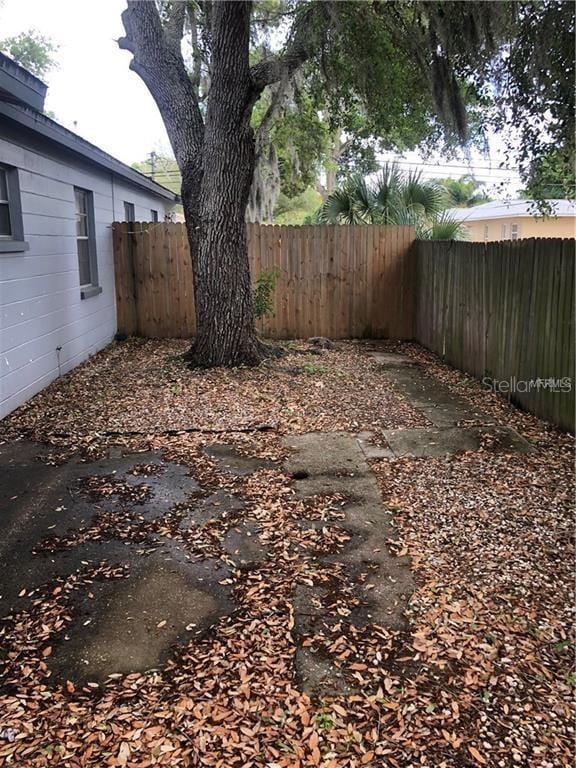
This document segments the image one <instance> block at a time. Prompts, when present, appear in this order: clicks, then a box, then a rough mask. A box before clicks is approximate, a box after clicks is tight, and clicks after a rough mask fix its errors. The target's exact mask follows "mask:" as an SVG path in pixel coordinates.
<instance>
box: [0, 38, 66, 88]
mask: <svg viewBox="0 0 576 768" xmlns="http://www.w3.org/2000/svg"><path fill="white" fill-rule="evenodd" d="M0 51H2V52H3V53H5V54H7V55H8V56H10V58H12V59H14V61H17V62H18V64H20V65H22V66H23V67H24V68H25V69H27V70H28V71H29V72H32V74H33V75H36V77H39V78H43V77H46V75H47V74H48V72H50V70H51V69H53V68H54V67H55V66H56V59H55V54H56V52H57V51H58V46H57V45H55V44H54V43H53V42H52V40H50V38H48V37H45V36H44V35H41V34H40V33H38V32H36V31H35V30H33V29H30V30H28V32H21V33H20V34H19V35H15V36H14V37H7V38H5V39H4V40H0Z"/></svg>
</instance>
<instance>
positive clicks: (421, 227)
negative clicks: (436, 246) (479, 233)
mask: <svg viewBox="0 0 576 768" xmlns="http://www.w3.org/2000/svg"><path fill="white" fill-rule="evenodd" d="M416 237H417V239H418V240H466V238H467V237H468V230H467V229H466V225H465V224H463V223H462V222H461V221H458V220H457V219H455V218H454V217H453V216H451V215H450V214H449V213H448V212H447V211H442V213H439V214H438V215H437V216H432V217H430V218H429V219H421V220H419V221H417V222H416Z"/></svg>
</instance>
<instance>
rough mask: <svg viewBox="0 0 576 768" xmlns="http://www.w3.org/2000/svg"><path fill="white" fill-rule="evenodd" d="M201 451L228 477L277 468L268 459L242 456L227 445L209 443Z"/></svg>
mask: <svg viewBox="0 0 576 768" xmlns="http://www.w3.org/2000/svg"><path fill="white" fill-rule="evenodd" d="M203 451H204V453H205V454H206V456H208V457H209V458H211V459H213V460H214V461H215V462H216V463H217V465H218V469H219V470H220V471H221V472H225V473H226V474H230V475H239V476H244V475H250V474H252V472H256V470H258V469H273V468H274V467H275V466H277V465H276V464H275V463H274V462H273V461H270V460H269V459H258V458H253V457H251V456H244V454H242V453H240V451H238V450H237V449H236V448H235V447H234V446H233V445H229V444H227V443H211V444H210V445H206V446H204V448H203Z"/></svg>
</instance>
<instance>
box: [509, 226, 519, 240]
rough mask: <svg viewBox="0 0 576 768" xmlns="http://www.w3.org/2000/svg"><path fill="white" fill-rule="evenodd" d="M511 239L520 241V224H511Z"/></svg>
mask: <svg viewBox="0 0 576 768" xmlns="http://www.w3.org/2000/svg"><path fill="white" fill-rule="evenodd" d="M510 239H511V240H518V224H510Z"/></svg>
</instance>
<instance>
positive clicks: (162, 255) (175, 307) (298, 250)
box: [113, 222, 414, 339]
mask: <svg viewBox="0 0 576 768" xmlns="http://www.w3.org/2000/svg"><path fill="white" fill-rule="evenodd" d="M247 232H248V254H249V261H250V269H251V273H252V279H253V280H255V279H256V278H257V277H258V275H259V274H260V272H262V271H269V270H272V269H277V270H278V282H277V285H276V290H275V292H274V309H273V312H272V314H271V315H270V316H268V317H266V318H264V319H263V320H261V321H260V322H259V325H260V328H259V330H260V331H261V332H262V333H263V334H264V335H265V336H268V337H270V338H275V339H290V338H307V337H310V336H329V337H330V338H333V339H343V338H359V337H375V338H411V337H412V335H413V333H412V317H413V304H412V299H413V294H414V291H413V285H412V282H411V279H412V276H413V272H414V270H413V268H412V266H411V264H412V253H411V246H412V243H413V241H414V230H413V229H412V228H411V227H383V226H366V225H363V226H349V227H348V226H346V227H345V226H308V227H281V226H264V225H259V224H249V225H248V226H247ZM113 236H114V262H115V273H116V300H117V310H118V330H119V331H120V332H122V333H127V334H136V335H139V336H146V337H160V338H166V337H190V336H192V335H193V334H194V295H193V286H192V266H191V259H190V252H189V248H188V240H187V237H186V229H185V225H184V224H164V223H161V224H153V223H147V222H144V223H138V222H136V223H134V222H122V223H115V224H114V225H113Z"/></svg>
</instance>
